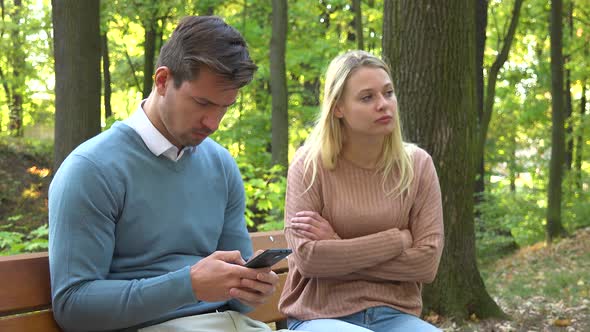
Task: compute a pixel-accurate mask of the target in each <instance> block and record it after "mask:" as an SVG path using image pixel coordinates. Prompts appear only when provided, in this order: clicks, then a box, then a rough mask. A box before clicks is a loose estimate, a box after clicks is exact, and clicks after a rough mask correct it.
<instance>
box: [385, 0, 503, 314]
mask: <svg viewBox="0 0 590 332" xmlns="http://www.w3.org/2000/svg"><path fill="white" fill-rule="evenodd" d="M474 5H475V2H474V1H472V0H461V1H451V2H442V1H437V0H425V1H413V0H400V1H395V2H394V1H386V2H385V13H384V18H383V36H384V38H383V52H384V55H385V56H386V58H387V59H389V60H390V64H391V66H392V69H393V70H392V72H393V81H394V85H395V86H396V89H397V93H398V100H399V109H400V110H401V112H400V116H401V120H402V123H403V125H404V129H405V133H406V136H407V137H408V138H409V140H410V141H413V142H416V143H417V144H418V145H419V146H421V147H423V148H425V149H426V150H427V151H428V152H429V153H430V154H431V155H432V157H433V160H434V162H435V165H436V168H437V171H438V174H439V179H440V184H441V190H442V199H443V210H444V224H445V250H444V252H443V255H442V260H441V263H440V266H439V271H438V275H437V277H436V279H435V281H434V283H433V284H431V285H427V286H426V287H425V289H424V293H423V295H424V303H425V309H426V310H427V311H429V310H432V311H435V312H437V313H439V314H442V315H445V316H452V317H456V318H458V319H465V318H467V317H469V316H470V315H471V314H475V315H477V316H478V317H480V318H487V317H504V316H505V315H504V314H503V312H502V311H501V309H500V308H499V307H498V305H496V303H495V302H494V301H493V300H492V298H491V297H490V296H489V295H488V293H487V291H486V289H485V286H484V284H483V281H482V279H481V276H480V273H479V270H478V268H477V264H476V258H475V230H474V216H473V190H474V187H475V184H474V178H475V165H476V158H475V151H476V137H477V136H476V135H477V133H476V121H477V119H476V117H477V115H476V113H475V112H474V110H475V109H476V68H475V58H476V47H475V21H474V13H475V8H474ZM459 174H460V176H458V175H459ZM457 188H463V189H462V190H457Z"/></svg>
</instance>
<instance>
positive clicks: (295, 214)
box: [279, 51, 444, 332]
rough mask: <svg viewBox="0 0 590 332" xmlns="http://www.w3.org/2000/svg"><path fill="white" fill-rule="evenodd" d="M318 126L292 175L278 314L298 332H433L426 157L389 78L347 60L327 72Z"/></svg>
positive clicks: (352, 55) (439, 239) (432, 185)
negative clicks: (413, 140)
mask: <svg viewBox="0 0 590 332" xmlns="http://www.w3.org/2000/svg"><path fill="white" fill-rule="evenodd" d="M324 89H325V90H324V100H323V105H322V111H321V114H320V117H319V120H318V122H317V124H316V126H315V127H314V129H313V131H312V133H311V134H310V136H309V138H308V139H307V141H306V142H305V144H304V146H303V147H302V148H301V149H299V151H297V153H296V156H295V158H294V160H293V162H292V164H291V166H290V168H289V175H288V183H287V195H286V207H285V235H286V238H287V240H288V243H289V246H290V247H291V249H293V254H292V255H291V256H290V258H289V277H288V279H287V281H286V285H285V287H284V290H283V293H282V296H281V301H280V303H279V308H280V309H281V311H282V312H283V313H284V314H286V315H287V316H288V317H289V328H290V329H292V330H298V329H300V330H306V331H312V332H313V331H339V332H346V331H355V332H356V331H398V330H399V331H438V329H437V328H436V327H434V326H432V325H430V324H428V323H427V322H425V321H423V320H421V319H420V318H419V317H418V316H419V315H420V313H421V310H422V299H421V289H422V283H424V282H426V283H428V282H432V280H433V279H434V277H435V275H436V271H437V268H438V264H439V261H440V256H441V252H442V248H443V243H444V235H443V221H442V206H441V205H442V204H441V196H440V187H439V184H438V178H437V175H436V170H435V168H434V165H433V162H432V159H431V158H430V156H429V155H428V154H427V153H426V152H425V151H424V150H422V149H420V148H418V147H416V146H414V145H411V144H406V143H404V142H403V141H402V134H401V126H400V122H399V116H398V113H397V100H396V97H395V93H394V89H393V84H392V81H391V74H390V71H389V68H388V66H387V65H386V64H385V63H384V62H383V61H381V60H380V59H379V58H377V57H375V56H373V55H371V54H369V53H366V52H363V51H352V52H348V53H345V54H343V55H340V56H338V57H337V58H335V59H334V60H333V61H332V62H331V63H330V66H329V68H328V71H327V74H326V82H325V88H324Z"/></svg>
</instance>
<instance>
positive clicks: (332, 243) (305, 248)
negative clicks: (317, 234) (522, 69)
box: [285, 151, 411, 277]
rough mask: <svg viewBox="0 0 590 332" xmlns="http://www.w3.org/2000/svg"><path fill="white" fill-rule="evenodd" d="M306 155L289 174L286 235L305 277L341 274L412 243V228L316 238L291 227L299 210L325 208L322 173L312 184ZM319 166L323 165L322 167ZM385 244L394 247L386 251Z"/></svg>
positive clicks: (385, 257)
mask: <svg viewBox="0 0 590 332" xmlns="http://www.w3.org/2000/svg"><path fill="white" fill-rule="evenodd" d="M303 159H304V154H303V153H301V151H299V152H298V155H297V156H296V157H295V159H294V161H293V163H292V165H291V167H290V168H289V172H288V175H287V194H286V199H285V201H286V204H285V237H286V239H287V242H288V243H289V246H290V248H291V249H292V250H293V254H292V255H291V260H292V261H293V262H294V263H295V265H296V266H297V268H298V269H299V272H300V273H301V275H302V276H304V277H338V276H343V275H347V274H350V273H353V272H356V271H359V270H363V269H367V268H370V267H372V266H374V265H375V264H381V263H384V262H386V261H389V260H391V259H393V258H395V257H397V256H398V255H400V254H401V253H402V252H403V251H404V250H405V249H407V248H409V246H410V245H411V236H410V233H409V231H408V230H403V231H402V230H399V229H397V228H393V229H388V230H385V231H381V232H378V233H374V234H369V235H366V236H361V237H357V238H352V239H335V240H320V241H312V240H309V239H307V238H305V237H302V236H300V235H298V234H297V233H296V232H294V231H293V230H292V229H291V228H290V219H291V218H292V217H293V216H295V214H296V213H297V212H299V211H315V212H318V213H321V211H322V205H323V203H322V199H321V190H322V176H321V172H320V170H318V172H317V174H316V177H315V180H314V182H313V184H312V186H309V183H310V182H311V178H312V170H311V168H310V169H309V170H307V171H305V170H304V162H303ZM318 168H319V167H318ZM308 187H309V188H308ZM384 247H388V248H390V250H383V248H384Z"/></svg>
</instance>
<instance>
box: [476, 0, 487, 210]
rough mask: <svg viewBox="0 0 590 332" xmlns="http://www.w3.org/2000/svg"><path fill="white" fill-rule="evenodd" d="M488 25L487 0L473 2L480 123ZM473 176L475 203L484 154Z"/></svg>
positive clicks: (481, 184) (482, 177)
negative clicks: (474, 176)
mask: <svg viewBox="0 0 590 332" xmlns="http://www.w3.org/2000/svg"><path fill="white" fill-rule="evenodd" d="M487 25H488V0H477V1H476V3H475V74H476V76H475V84H476V90H475V92H476V96H477V120H478V123H481V121H482V118H483V91H484V90H483V88H484V82H483V81H484V80H483V70H484V68H483V57H484V50H485V46H486V27H487ZM476 162H477V169H476V174H477V175H476V178H475V196H474V197H475V203H476V204H477V203H479V202H481V201H482V200H483V194H484V192H485V166H484V155H483V154H482V155H481V156H480V157H479V158H478V159H477V160H476Z"/></svg>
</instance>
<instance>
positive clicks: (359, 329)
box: [288, 306, 441, 332]
mask: <svg viewBox="0 0 590 332" xmlns="http://www.w3.org/2000/svg"><path fill="white" fill-rule="evenodd" d="M288 325H289V329H290V330H302V331H308V332H324V331H337V332H370V331H374V332H394V331H395V332H397V331H399V332H402V331H412V332H438V331H441V330H439V329H438V328H436V327H435V326H433V325H430V324H429V323H427V322H425V321H423V320H421V319H420V318H418V317H416V316H413V315H410V314H406V313H403V312H401V311H399V310H396V309H393V308H390V307H385V306H381V307H374V308H369V309H366V310H363V311H360V312H357V313H355V314H352V315H349V316H344V317H339V318H329V319H312V320H307V321H300V320H296V319H292V318H290V319H289V320H288Z"/></svg>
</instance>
